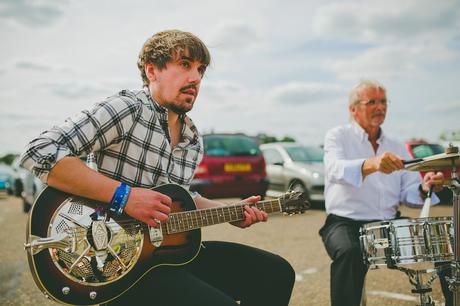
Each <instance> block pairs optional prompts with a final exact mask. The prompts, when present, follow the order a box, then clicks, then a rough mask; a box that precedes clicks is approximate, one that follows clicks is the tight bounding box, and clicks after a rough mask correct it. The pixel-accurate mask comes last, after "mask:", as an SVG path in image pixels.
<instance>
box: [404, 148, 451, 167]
mask: <svg viewBox="0 0 460 306" xmlns="http://www.w3.org/2000/svg"><path fill="white" fill-rule="evenodd" d="M453 163H454V164H455V167H456V168H457V170H459V169H460V153H459V152H453V153H441V154H436V155H432V156H428V157H425V158H419V159H414V160H408V161H404V164H405V165H406V166H405V168H406V169H407V170H411V171H438V170H444V169H452V165H453Z"/></svg>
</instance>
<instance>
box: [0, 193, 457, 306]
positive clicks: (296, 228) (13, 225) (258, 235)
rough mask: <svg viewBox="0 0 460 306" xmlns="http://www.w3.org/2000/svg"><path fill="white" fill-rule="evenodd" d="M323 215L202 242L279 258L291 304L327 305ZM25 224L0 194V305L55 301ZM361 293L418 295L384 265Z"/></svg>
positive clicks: (446, 210) (412, 300)
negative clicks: (35, 266)
mask: <svg viewBox="0 0 460 306" xmlns="http://www.w3.org/2000/svg"><path fill="white" fill-rule="evenodd" d="M225 201H226V202H229V203H232V202H233V201H232V200H225ZM235 201H237V200H235ZM402 212H403V215H405V216H409V217H417V216H418V214H419V212H420V210H418V209H411V208H405V207H403V208H402ZM430 215H431V216H451V215H452V206H451V205H438V206H435V207H433V208H432V209H431V212H430ZM325 217H326V214H325V212H324V210H321V209H311V210H309V211H307V212H306V213H305V214H302V215H294V216H284V215H281V214H278V215H271V216H270V218H269V221H268V222H267V223H261V224H256V225H253V226H251V227H250V228H247V229H243V230H242V229H239V228H236V227H234V226H231V225H228V224H220V225H215V226H211V227H207V228H204V229H203V240H226V241H234V242H239V243H244V244H248V245H251V246H254V247H258V248H262V249H265V250H268V251H271V252H273V253H277V254H279V255H281V256H283V257H284V258H286V259H287V260H288V261H289V262H290V263H291V265H292V266H293V267H294V270H295V271H296V283H295V287H294V291H293V294H292V298H291V303H290V305H291V306H300V305H302V306H303V305H318V306H326V305H329V265H330V259H329V257H328V255H327V253H326V251H325V249H324V247H323V244H322V241H321V239H320V237H319V236H318V230H319V229H320V227H321V226H322V225H323V223H324V220H325ZM26 222H27V215H26V214H24V213H23V212H22V204H21V200H20V199H18V198H14V197H8V196H3V197H0V226H1V229H2V230H1V231H0V305H57V303H55V302H52V301H49V300H47V299H46V298H45V297H44V296H43V294H42V293H41V292H40V291H39V290H38V289H37V287H36V286H35V283H34V281H33V279H32V276H31V274H30V272H29V267H28V264H27V259H26V254H25V251H24V248H23V244H24V241H25V230H26ZM235 260H237V259H235ZM366 297H367V305H368V306H377V305H378V306H382V305H388V306H392V305H416V304H419V301H418V300H417V299H418V296H416V295H413V294H412V293H411V285H410V283H409V280H408V278H407V276H406V275H405V274H404V273H402V272H400V271H395V270H390V269H387V268H386V267H384V268H380V269H377V270H370V271H369V273H368V276H367V279H366ZM432 297H433V299H434V301H435V302H436V305H443V304H444V300H443V296H442V293H441V289H440V285H439V280H435V281H434V283H433V292H432Z"/></svg>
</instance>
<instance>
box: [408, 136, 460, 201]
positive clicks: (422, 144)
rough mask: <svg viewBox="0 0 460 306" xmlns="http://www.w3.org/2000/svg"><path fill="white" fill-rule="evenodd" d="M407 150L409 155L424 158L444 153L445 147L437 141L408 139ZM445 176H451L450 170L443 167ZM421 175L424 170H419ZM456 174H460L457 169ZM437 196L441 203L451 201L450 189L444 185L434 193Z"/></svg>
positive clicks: (423, 173)
mask: <svg viewBox="0 0 460 306" xmlns="http://www.w3.org/2000/svg"><path fill="white" fill-rule="evenodd" d="M406 146H407V150H408V151H409V153H410V155H411V156H412V157H413V158H414V159H415V158H425V157H428V156H431V155H435V154H441V153H445V149H444V147H443V146H441V145H440V144H437V143H428V142H426V141H424V140H409V141H406ZM442 173H443V174H444V177H445V178H450V177H451V170H450V169H444V170H443V171H442ZM420 174H421V175H422V176H424V175H425V172H420ZM457 175H460V170H458V171H457ZM436 194H437V195H438V197H439V198H440V199H441V203H444V204H447V203H452V191H451V190H450V189H449V188H447V187H444V188H443V190H442V191H440V192H438V193H436Z"/></svg>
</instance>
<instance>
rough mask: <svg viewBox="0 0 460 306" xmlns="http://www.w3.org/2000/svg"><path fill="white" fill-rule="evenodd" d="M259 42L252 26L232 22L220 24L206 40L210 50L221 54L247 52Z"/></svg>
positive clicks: (256, 32)
mask: <svg viewBox="0 0 460 306" xmlns="http://www.w3.org/2000/svg"><path fill="white" fill-rule="evenodd" d="M260 40H261V39H260V37H259V34H258V31H257V30H256V29H255V28H254V26H253V25H251V24H249V23H244V22H239V21H233V20H232V21H223V22H220V23H219V24H218V25H217V26H216V28H215V29H214V30H213V31H212V32H211V33H210V34H209V37H208V39H207V41H208V42H209V46H211V48H218V49H219V51H222V52H235V51H244V50H249V49H251V48H252V47H253V46H255V45H257V44H258V42H260Z"/></svg>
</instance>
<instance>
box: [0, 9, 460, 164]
mask: <svg viewBox="0 0 460 306" xmlns="http://www.w3.org/2000/svg"><path fill="white" fill-rule="evenodd" d="M165 29H180V30H184V31H189V32H192V33H194V34H196V35H197V36H198V37H200V38H201V39H202V40H203V41H204V42H205V43H206V45H207V46H208V47H209V49H210V52H211V56H212V64H211V67H209V68H208V70H207V72H206V76H205V77H204V79H203V81H202V85H201V91H200V94H199V96H198V99H197V101H196V103H195V107H194V109H193V110H192V111H191V112H190V117H191V118H192V119H193V120H194V122H195V124H196V125H197V127H198V129H199V130H200V131H201V132H202V133H209V132H243V133H246V134H248V135H256V134H258V133H266V134H269V135H272V136H276V137H279V138H281V137H284V136H290V137H293V138H295V139H296V140H297V141H299V142H301V143H304V144H311V145H320V144H322V142H323V139H324V135H325V133H326V131H327V130H328V129H330V128H332V127H334V126H337V125H341V124H346V123H347V122H348V108H347V105H348V94H349V92H350V90H351V88H352V87H353V85H355V84H356V83H357V82H359V81H360V80H362V79H375V80H378V81H380V82H381V83H383V84H384V85H385V87H386V88H387V96H388V98H389V101H390V104H389V107H388V113H387V119H386V121H385V123H384V125H383V129H384V130H385V132H386V133H387V134H388V135H390V136H392V137H393V138H396V139H398V140H401V141H404V140H407V139H409V138H414V137H415V138H424V139H426V140H429V141H433V142H436V141H438V140H439V136H440V135H441V134H442V133H445V132H452V131H460V127H459V119H460V1H449V0H443V1H433V0H413V1H404V0H396V1H394V0H385V1H327V0H284V1H277V0H260V1H259V0H254V1H251V0H232V1H220V0H213V1H204V0H194V1H178V0H168V1H161V2H160V1H153V0H130V1H121V0H106V1H104V0H91V1H90V0H79V1H76V0H0V39H1V40H0V41H1V47H0V155H2V154H5V153H18V152H21V151H22V150H23V148H24V146H25V145H26V144H27V143H28V142H29V141H30V140H31V139H33V138H34V137H36V136H38V135H39V133H40V132H41V131H43V130H45V129H48V128H49V127H51V126H53V125H55V124H59V123H60V122H62V121H63V120H64V119H65V118H67V117H69V116H71V115H73V114H75V113H76V112H79V111H81V110H83V109H86V108H89V107H91V105H93V104H94V103H96V102H99V101H101V100H103V99H104V98H106V97H108V96H111V95H113V94H115V93H117V92H118V91H120V90H122V89H137V88H140V87H141V86H142V82H141V78H140V75H139V71H138V69H137V66H136V62H137V57H138V54H139V51H140V49H141V47H142V45H143V43H144V42H145V40H146V39H147V38H148V37H150V36H151V35H153V34H154V33H156V32H159V31H161V30H165Z"/></svg>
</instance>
